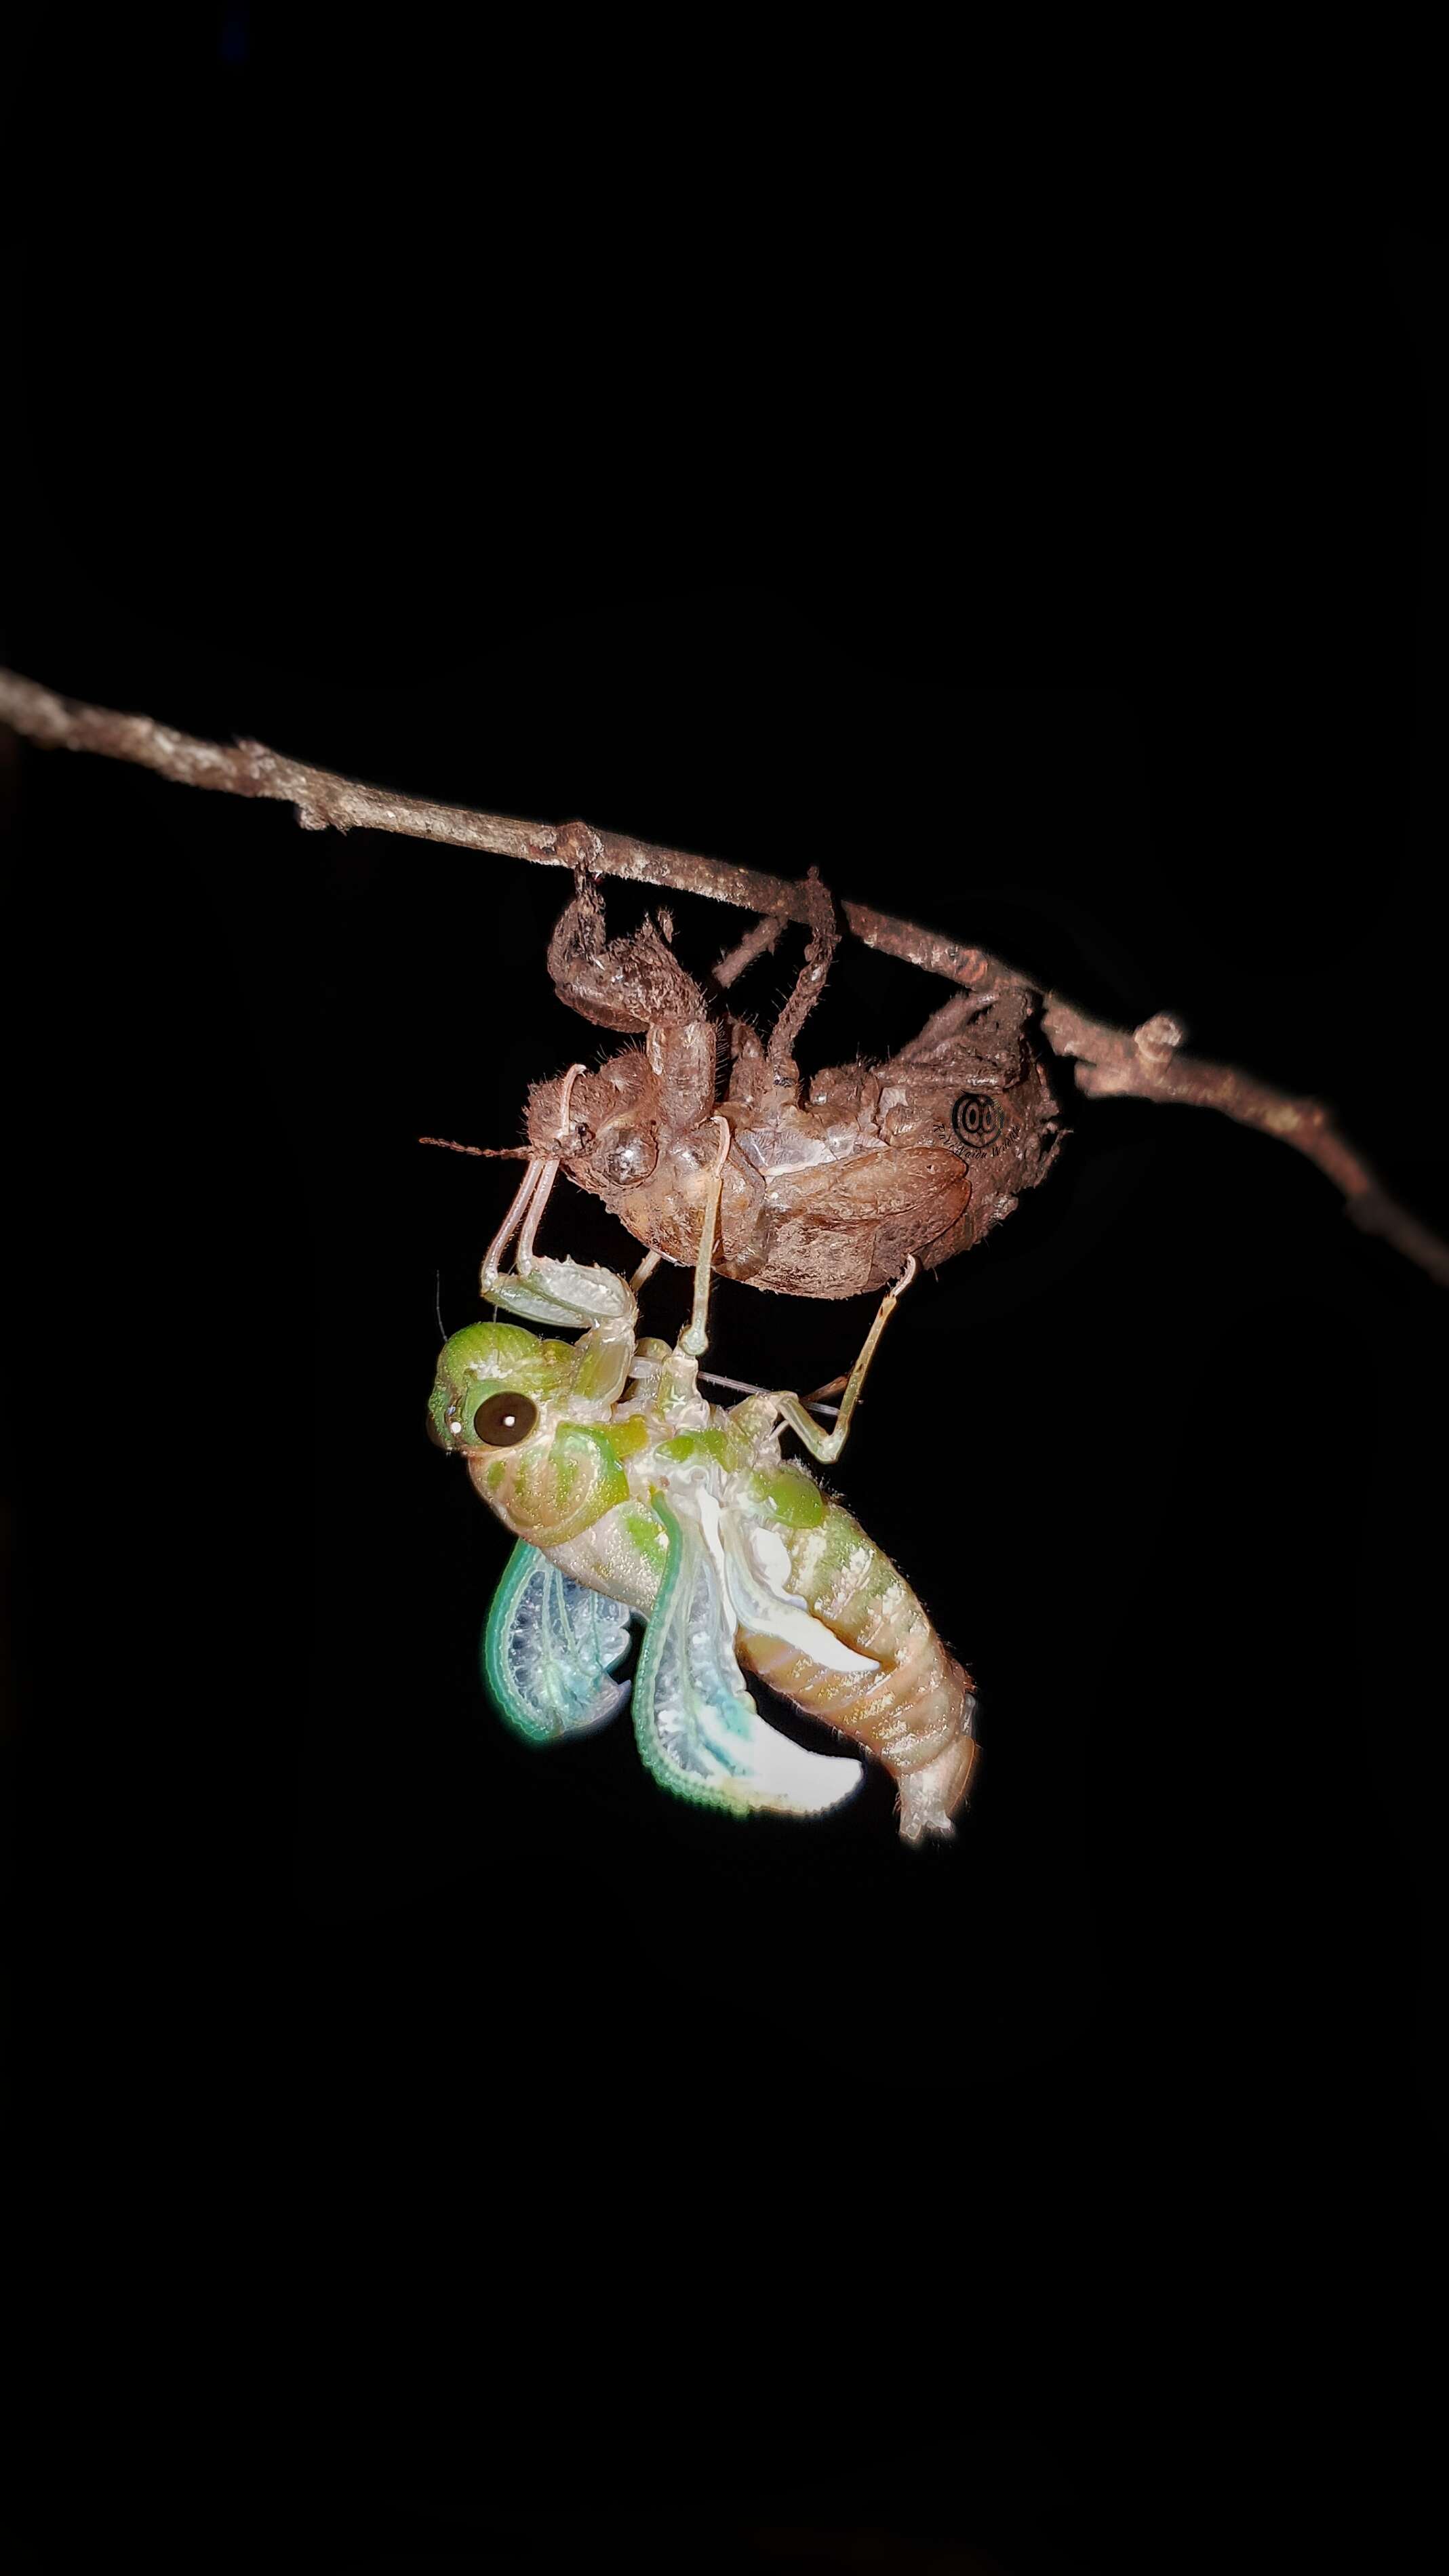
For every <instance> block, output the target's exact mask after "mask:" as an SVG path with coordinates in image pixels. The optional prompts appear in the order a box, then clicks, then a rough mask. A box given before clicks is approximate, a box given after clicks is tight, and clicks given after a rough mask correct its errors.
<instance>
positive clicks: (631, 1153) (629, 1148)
mask: <svg viewBox="0 0 1449 2576" xmlns="http://www.w3.org/2000/svg"><path fill="white" fill-rule="evenodd" d="M658 1160H659V1147H658V1144H657V1142H656V1140H655V1138H654V1137H653V1135H652V1134H651V1133H650V1131H649V1129H648V1128H647V1127H625V1128H622V1129H621V1128H616V1129H615V1130H614V1133H613V1134H612V1135H611V1136H610V1137H608V1138H607V1140H606V1142H605V1144H604V1146H603V1149H602V1151H601V1152H600V1153H599V1154H598V1156H597V1157H596V1159H595V1163H594V1170H595V1171H596V1172H597V1174H598V1176H599V1178H600V1180H601V1181H607V1182H608V1183H609V1185H610V1187H611V1188H613V1189H616V1190H629V1189H633V1188H634V1187H635V1186H636V1185H637V1183H638V1182H640V1181H647V1180H648V1178H649V1175H650V1173H651V1172H652V1171H653V1169H654V1166H655V1164H656V1163H657V1162H658Z"/></svg>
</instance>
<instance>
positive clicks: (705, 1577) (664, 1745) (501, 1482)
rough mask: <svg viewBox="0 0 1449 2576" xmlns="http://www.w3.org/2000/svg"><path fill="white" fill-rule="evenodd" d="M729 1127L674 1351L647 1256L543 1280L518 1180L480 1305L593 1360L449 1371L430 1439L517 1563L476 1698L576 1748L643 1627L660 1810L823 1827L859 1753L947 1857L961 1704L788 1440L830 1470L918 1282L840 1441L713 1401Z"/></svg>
mask: <svg viewBox="0 0 1449 2576" xmlns="http://www.w3.org/2000/svg"><path fill="white" fill-rule="evenodd" d="M715 1124H716V1127H717V1129H719V1130H721V1131H722V1136H721V1139H720V1144H719V1150H718V1151H717V1154H716V1157H715V1160H714V1164H713V1167H712V1169H710V1170H708V1171H706V1172H704V1173H702V1174H701V1186H700V1192H699V1214H698V1219H697V1223H698V1250H697V1255H696V1260H695V1269H694V1296H693V1302H692V1306H691V1311H690V1318H689V1321H688V1323H687V1324H686V1325H685V1327H684V1329H683V1331H682V1332H681V1333H680V1336H679V1339H678V1341H677V1342H676V1343H675V1345H674V1347H673V1348H672V1349H671V1348H670V1346H669V1345H668V1344H667V1343H665V1342H663V1341H660V1340H658V1339H655V1338H652V1337H649V1336H643V1337H640V1336H639V1335H638V1334H637V1331H636V1326H637V1322H638V1301H637V1293H636V1292H637V1290H638V1288H639V1287H640V1286H641V1285H642V1283H643V1281H644V1279H645V1278H646V1277H647V1276H648V1275H649V1273H650V1271H651V1270H652V1269H653V1267H654V1265H655V1263H656V1262H657V1260H658V1258H659V1256H658V1254H657V1253H651V1254H650V1255H648V1256H647V1257H646V1259H645V1261H644V1262H643V1263H642V1264H641V1265H640V1268H639V1270H638V1271H637V1272H636V1273H635V1274H634V1277H633V1278H632V1279H630V1280H626V1279H624V1278H622V1277H620V1276H618V1275H617V1274H616V1273H614V1272H612V1271H609V1270H606V1269H603V1268H601V1267H598V1266H594V1265H586V1264H583V1263H579V1262H574V1261H569V1260H551V1259H548V1258H545V1257H543V1256H541V1255H535V1253H534V1250H533V1244H534V1236H535V1233H536V1230H537V1225H538V1220H539V1216H540V1214H541V1212H542V1209H543V1206H544V1204H545V1202H546V1200H547V1197H548V1194H549V1191H550V1189H551V1187H552V1183H553V1178H554V1175H555V1173H556V1172H557V1170H558V1168H559V1164H558V1158H556V1157H555V1158H551V1159H549V1160H548V1161H545V1162H542V1163H538V1164H531V1165H530V1167H529V1170H528V1172H527V1173H526V1175H525V1176H524V1180H523V1184H522V1187H521V1189H520V1190H519V1192H518V1195H517V1197H516V1198H515V1200H514V1203H513V1206H512V1208H511V1209H510V1211H509V1214H508V1217H507V1218H506V1219H505V1222H504V1226H503V1228H502V1229H501V1230H500V1232H499V1234H498V1235H497V1236H496V1237H495V1239H494V1242H493V1244H492V1246H491V1247H490V1250H489V1253H488V1257H487V1259H486V1261H485V1263H484V1267H483V1281H482V1285H483V1294H484V1296H485V1297H486V1298H488V1299H489V1300H490V1301H491V1302H492V1303H493V1304H494V1305H495V1306H501V1307H503V1308H505V1309H507V1310H508V1312H509V1313H510V1314H513V1315H517V1316H521V1317H523V1318H525V1319H526V1322H527V1323H528V1324H531V1325H536V1326H542V1327H543V1328H545V1332H548V1331H549V1329H550V1328H552V1331H553V1332H554V1333H556V1332H557V1331H559V1330H561V1329H568V1328H578V1327H580V1326H582V1327H583V1330H582V1333H581V1336H580V1338H579V1339H578V1340H577V1341H575V1342H572V1343H570V1342H566V1341H561V1340H558V1339H555V1338H544V1337H543V1335H541V1334H540V1333H538V1332H534V1331H529V1330H527V1329H525V1328H524V1326H523V1325H521V1324H517V1323H508V1322H503V1321H501V1320H494V1321H491V1322H486V1323H475V1324H470V1325H467V1326H466V1327H465V1328H464V1330H463V1331H461V1332H458V1333H455V1334H453V1335H452V1337H451V1339H450V1340H449V1341H448V1342H447V1343H446V1344H445V1346H444V1349H443V1351H442V1354H441V1357H440V1359H439V1362H438V1369H437V1378H436V1382H435V1384H434V1388H433V1393H432V1398H431V1403H430V1407H429V1429H430V1431H431V1434H432V1436H433V1438H434V1439H435V1440H436V1441H437V1443H438V1444H439V1446H440V1447H441V1448H443V1449H447V1450H452V1451H456V1452H457V1453H458V1454H459V1455H461V1456H462V1457H463V1458H464V1459H465V1461H466V1463H467V1468H468V1474H469V1476H470V1478H471V1480H472V1482H473V1484H474V1486H475V1487H476V1489H477V1491H478V1493H479V1494H480V1495H481V1496H482V1498H483V1500H484V1502H486V1503H487V1504H488V1506H489V1508H490V1510H492V1511H493V1512H494V1513H496V1515H497V1517H498V1518H499V1520H501V1521H502V1522H503V1524H504V1527H505V1528H506V1529H507V1530H509V1531H510V1532H511V1533H512V1535H513V1537H514V1538H515V1539H516V1541H517V1545H516V1547H515V1549H514V1551H513V1554H512V1556H511V1558H510V1560H509V1563H508V1566H507V1568H506V1570H505V1572H504V1575H503V1579H502V1582H501V1583H500V1585H499V1587H498V1591H497V1593H496V1595H495V1598H494V1601H493V1604H492V1608H491V1610H490V1612H489V1615H488V1620H487V1625H486V1629H485V1632H484V1646H483V1666H484V1675H485V1679H486V1683H487V1687H488V1690H489V1692H490V1694H491V1696H492V1698H493V1700H494V1702H495V1704H496V1705H497V1707H498V1709H499V1710H500V1712H501V1713H502V1715H503V1717H504V1718H505V1719H506V1720H507V1722H508V1723H509V1725H510V1726H512V1727H513V1728H514V1729H515V1730H516V1731H517V1733H518V1734H519V1735H521V1736H522V1737H524V1738H525V1739H526V1740H527V1741H528V1742H529V1743H532V1744H539V1745H541V1744H554V1743H558V1742H561V1741H564V1740H566V1739H568V1738H570V1737H574V1736H580V1735H585V1734H588V1733H590V1732H592V1731H593V1730H594V1729H595V1728H598V1727H600V1726H603V1725H605V1724H606V1723H607V1722H608V1720H609V1719H610V1718H612V1717H614V1716H616V1715H617V1714H618V1712H619V1710H620V1709H621V1708H622V1707H623V1706H624V1704H625V1702H626V1700H628V1699H629V1697H630V1693H631V1685H630V1684H629V1683H628V1682H626V1681H619V1680H618V1679H616V1677H615V1676H616V1672H617V1668H618V1666H619V1665H620V1663H621V1662H622V1661H623V1658H624V1656H625V1654H626V1652H627V1649H628V1645H629V1627H630V1622H631V1620H642V1621H643V1622H644V1638H643V1643H642V1646H641V1649H640V1653H639V1659H638V1665H637V1669H636V1672H635V1676H634V1680H633V1683H632V1699H633V1724H634V1734H635V1740H636V1742H637V1744H638V1748H639V1752H640V1754H641V1756H642V1758H643V1760H644V1762H645V1764H646V1766H647V1768H648V1769H649V1771H650V1772H651V1774H652V1775H653V1777H654V1779H655V1780H656V1781H657V1782H658V1784H659V1785H660V1787H662V1788H665V1789H669V1790H672V1791H674V1792H675V1793H676V1795H678V1796H679V1797H682V1798H685V1799H689V1800H692V1801H693V1802H694V1803H695V1804H697V1805H699V1806H703V1807H709V1808H716V1809H719V1810H721V1811H723V1812H725V1813H729V1814H734V1815H745V1814H749V1813H751V1812H756V1811H762V1810H763V1811H766V1812H770V1813H774V1814H777V1815H788V1816H818V1815H824V1814H826V1813H828V1812H829V1811H830V1810H831V1809H833V1808H836V1807H839V1806H840V1805H842V1804H843V1802H844V1801H845V1800H846V1799H847V1798H849V1797H851V1796H852V1795H853V1794H854V1792H855V1791H856V1789H858V1787H859V1786H860V1783H861V1781H862V1779H863V1777H864V1764H863V1762H862V1761H861V1760H860V1759H859V1758H858V1757H859V1756H860V1755H861V1754H864V1755H868V1756H870V1757H872V1758H873V1759H874V1760H876V1761H877V1762H879V1763H881V1764H883V1765H884V1767H885V1769H886V1770H887V1771H888V1772H889V1773H890V1774H891V1776H892V1778H893V1779H894V1780H895V1782H896V1784H897V1788H898V1791H899V1798H898V1812H899V1818H900V1830H901V1833H902V1835H903V1836H904V1838H905V1840H906V1841H907V1842H910V1843H918V1842H920V1841H921V1839H922V1837H923V1836H925V1835H927V1834H950V1833H951V1832H952V1831H953V1826H952V1821H951V1820H952V1817H953V1815H954V1814H955V1813H956V1811H957V1810H958V1809H959V1807H960V1806H961V1803H962V1801H963V1799H964V1798H965V1795H966V1791H967V1785H968V1783H969V1780H970V1777H971V1771H972V1766H973V1763H974V1761H975V1758H976V1750H977V1747H976V1741H975V1738H974V1736H973V1733H972V1719H973V1713H974V1710H975V1706H976V1702H975V1697H974V1693H973V1687H972V1684H971V1682H970V1679H969V1677H968V1675H967V1674H966V1673H965V1672H964V1671H963V1669H962V1667H961V1665H960V1664H959V1663H957V1662H956V1661H955V1660H954V1658H953V1657H952V1656H951V1655H950V1654H949V1653H948V1652H947V1650H946V1648H945V1646H944V1645H943V1644H942V1642H941V1639H940V1638H939V1637H938V1636H937V1634H936V1631H935V1629H934V1628H933V1626H932V1624H931V1621H930V1619H929V1618H928V1617H927V1615H926V1612H925V1611H924V1609H923V1608H922V1606H921V1604H920V1602H919V1601H918V1600H917V1598H916V1596H915V1594H914V1593H913V1592H912V1590H911V1588H910V1586H909V1584H907V1583H906V1582H905V1580H904V1578H903V1577H902V1576H901V1575H900V1574H899V1573H898V1572H897V1570H896V1568H895V1566H894V1565H893V1564H892V1563H891V1562H890V1560H889V1558H888V1557H886V1556H885V1555H884V1554H883V1553H882V1551H881V1550H880V1549H879V1548H878V1547H877V1546H875V1544H874V1543H873V1541H872V1540H871V1539H870V1538H869V1537H868V1536H867V1535H866V1532H865V1531H864V1530H863V1529H862V1528H861V1526H860V1524H859V1522H858V1521H856V1520H855V1519H853V1518H852V1516H851V1514H850V1513H849V1512H847V1511H845V1510H844V1509H843V1508H842V1506H841V1505H840V1504H839V1503H837V1502H835V1501H833V1500H832V1499H831V1498H830V1497H829V1496H828V1495H826V1494H825V1493H823V1492H822V1491H821V1489H820V1487H819V1485H818V1484H817V1483H816V1481H815V1479H814V1477H813V1476H812V1475H811V1474H810V1472H809V1471H808V1469H806V1468H804V1467H802V1466H801V1465H800V1464H799V1463H798V1462H797V1461H794V1460H791V1461H787V1460H786V1459H785V1458H784V1457H783V1456H782V1453H781V1435H782V1431H784V1430H788V1431H790V1432H792V1433H793V1434H794V1435H795V1436H796V1438H797V1439H798V1440H799V1441H801V1442H802V1443H803V1445H804V1447H805V1448H806V1449H807V1450H808V1451H809V1453H810V1454H811V1456H812V1457H813V1458H814V1459H816V1460H818V1461H819V1462H820V1463H821V1464H822V1465H828V1464H831V1463H832V1462H833V1461H834V1460H835V1459H837V1458H838V1457H839V1455H840V1453H841V1450H842V1449H843V1447H844V1445H845V1441H846V1437H847V1434H848V1432H849V1429H850V1421H851V1416H852V1414H853V1412H854V1410H855V1406H856V1403H857V1401H858V1399H859V1395H860V1391H861V1387H862V1385H863V1383H864V1381H865V1376H866V1372H867V1370H868V1369H869V1367H870V1364H871V1360H872V1358H873V1356H874V1353H875V1350H876V1346H877V1344H878V1343H879V1341H880V1337H881V1334H882V1332H883V1331H884V1329H885V1326H886V1324H887V1322H888V1320H889V1318H890V1316H891V1314H892V1312H893V1311H894V1308H895V1304H896V1300H897V1297H898V1296H899V1294H900V1293H901V1291H902V1290H903V1289H904V1288H906V1287H907V1286H908V1285H909V1283H910V1280H911V1278H912V1277H913V1275H914V1271H915V1264H914V1262H913V1261H908V1262H907V1264H906V1266H905V1270H904V1274H903V1276H902V1277H901V1279H900V1280H899V1281H898V1282H897V1283H896V1286H895V1287H894V1288H893V1289H892V1290H891V1291H890V1293H889V1294H888V1295H887V1296H886V1297H885V1298H884V1300H883V1301H882V1304H881V1306H880V1309H879V1311H878V1313H877V1314H876V1317H875V1320H874V1322H873V1323H872V1325H871V1329H870V1332H869V1333H868V1335H867V1337H866V1341H865V1344H864V1347H863V1349H862V1350H861V1353H860V1356H859V1358H858V1359H857V1361H856V1363H855V1366H854V1368H853V1369H852V1370H851V1372H850V1375H849V1377H848V1379H847V1380H846V1383H845V1388H844V1393H843V1396H842V1399H841V1402H840V1406H839V1410H838V1414H837V1417H836V1421H835V1427H834V1429H833V1430H830V1431H827V1430H825V1429H824V1428H823V1427H822V1425H821V1423H820V1422H818V1421H816V1420H815V1419H814V1418H813V1417H812V1415H811V1413H810V1412H809V1411H808V1409H807V1406H806V1403H805V1401H804V1400H802V1398H801V1397H800V1396H798V1395H795V1394H793V1393H790V1392H788V1391H784V1390H782V1391H779V1392H776V1393H773V1394H772V1393H766V1392H764V1391H756V1392H753V1393H751V1394H748V1395H747V1396H746V1397H745V1398H744V1400H743V1401H742V1402H739V1403H735V1404H731V1405H729V1406H727V1407H722V1406H720V1405H717V1404H715V1403H713V1402H711V1401H710V1400H709V1399H708V1398H707V1397H706V1396H705V1395H704V1394H703V1393H702V1392H701V1388H700V1375H701V1372H700V1360H701V1358H702V1356H703V1354H704V1352H705V1350H706V1348H707V1341H708V1332H707V1325H708V1302H709V1292H710V1278H711V1258H712V1254H713V1251H714V1244H715V1229H716V1227H717V1224H718V1221H719V1205H720V1194H721V1187H722V1179H723V1172H724V1166H725V1159H726V1155H727V1152H728V1146H729V1129H728V1123H727V1121H726V1120H725V1119H724V1118H722V1117H717V1118H716V1121H715ZM515 1231H516V1232H517V1233H518V1236H519V1240H518V1250H517V1256H516V1267H515V1268H514V1269H513V1270H511V1271H507V1272H505V1271H504V1270H503V1269H502V1266H501V1263H502V1256H503V1253H504V1251H505V1250H506V1248H507V1245H508V1244H509V1242H510V1241H511V1240H512V1237H513V1234H514V1233H515ZM725 1383H729V1381H725ZM747 1675H753V1676H755V1677H757V1678H758V1679H759V1680H760V1681H763V1682H765V1683H767V1684H768V1686H769V1688H770V1689H771V1690H772V1691H775V1692H777V1693H778V1694H779V1695H780V1697H781V1698H782V1699H783V1700H785V1701H786V1702H788V1703H789V1705H790V1706H791V1707H793V1708H795V1709H798V1710H799V1711H800V1712H801V1713H802V1714H803V1715H805V1716H807V1717H811V1718H814V1719H817V1720H820V1721H821V1722H823V1723H824V1724H825V1725H826V1726H828V1727H831V1728H833V1729H834V1730H835V1732H836V1733H837V1734H838V1735H840V1736H841V1737H843V1738H844V1739H845V1741H846V1742H847V1743H848V1744H849V1745H850V1746H851V1747H852V1748H853V1750H852V1751H851V1752H850V1753H848V1754H844V1753H841V1754H836V1753H819V1752H814V1751H809V1750H806V1749H804V1748H803V1747H801V1746H800V1745H798V1744H796V1743H794V1742H792V1741H791V1740H790V1739H789V1738H788V1737H786V1736H784V1735H782V1734H781V1733H780V1731H779V1730H778V1729H777V1728H775V1727H772V1726H769V1725H767V1724H766V1723H765V1721H764V1719H763V1718H762V1717H761V1715H760V1713H759V1710H758V1708H757V1707H756V1705H755V1702H754V1700H753V1698H752V1697H751V1694H750V1689H749V1685H748V1681H747V1679H746V1676H747Z"/></svg>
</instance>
